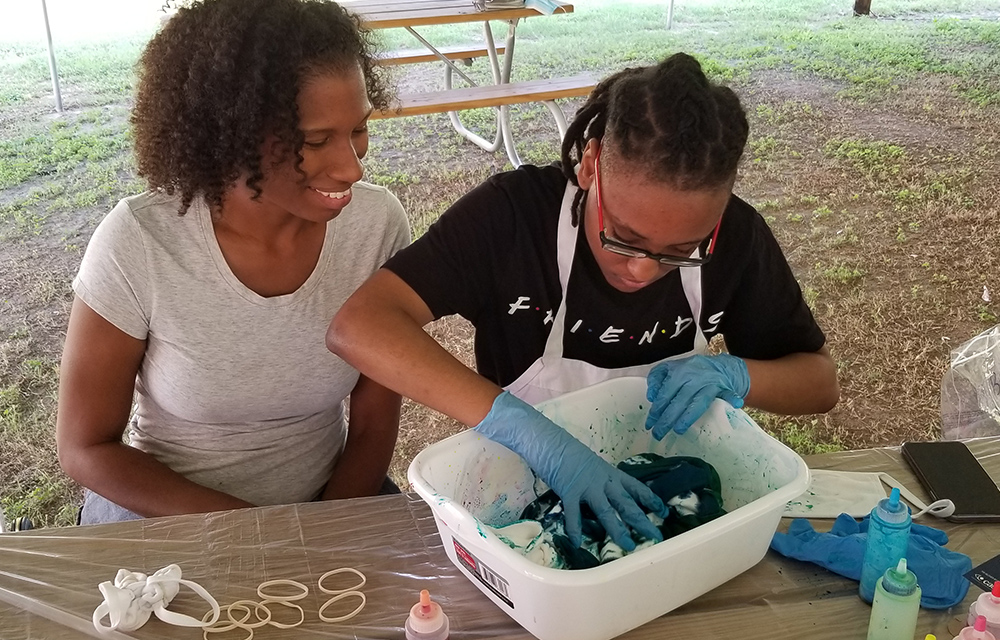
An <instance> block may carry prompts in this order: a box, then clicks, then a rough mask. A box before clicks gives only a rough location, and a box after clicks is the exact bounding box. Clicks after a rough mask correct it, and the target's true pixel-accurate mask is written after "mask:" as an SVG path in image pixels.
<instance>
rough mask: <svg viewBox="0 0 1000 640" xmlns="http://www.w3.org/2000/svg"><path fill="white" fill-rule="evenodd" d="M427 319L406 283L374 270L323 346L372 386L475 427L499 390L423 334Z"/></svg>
mask: <svg viewBox="0 0 1000 640" xmlns="http://www.w3.org/2000/svg"><path fill="white" fill-rule="evenodd" d="M433 319H434V316H433V314H432V313H431V311H430V309H429V308H428V307H427V305H426V304H425V303H424V301H423V299H421V298H420V296H419V295H417V293H416V292H415V291H414V290H413V289H411V288H410V286H409V285H407V284H406V283H405V282H403V280H401V279H400V278H399V276H397V275H396V274H394V273H392V272H391V271H389V270H387V269H380V270H378V271H377V272H375V275H373V276H372V277H371V278H370V279H369V280H368V281H367V282H366V283H365V284H363V285H362V286H361V288H359V289H358V290H357V291H355V292H354V295H352V296H351V297H350V298H348V300H347V302H345V303H344V306H342V307H341V308H340V311H339V312H338V313H337V315H336V316H335V317H334V318H333V322H331V323H330V328H329V330H328V331H327V333H326V345H327V347H329V349H330V350H331V351H333V352H334V353H335V354H337V355H338V356H340V357H341V358H343V359H344V360H346V361H347V362H349V363H350V364H351V365H353V366H354V367H355V368H357V369H358V370H359V371H361V373H362V374H364V375H365V376H367V377H368V378H371V379H372V380H374V381H375V382H378V383H379V384H381V385H383V386H385V387H388V388H389V389H392V390H394V391H396V392H398V393H401V394H402V395H404V396H406V397H408V398H412V399H413V400H415V401H416V402H419V403H421V404H424V405H427V406H428V407H431V408H432V409H436V410H438V411H440V412H441V413H444V414H446V415H449V416H451V417H453V418H455V419H456V420H458V421H460V422H462V423H463V424H466V425H469V426H474V425H477V424H479V423H480V422H481V421H482V419H483V418H484V417H486V414H487V413H489V411H490V408H491V407H492V406H493V401H494V400H495V399H496V397H497V396H498V395H500V392H501V389H500V387H498V386H496V385H495V384H493V383H492V382H490V381H489V380H487V379H486V378H484V377H482V376H480V375H479V374H478V373H476V372H475V371H472V370H471V369H469V368H468V367H466V366H465V365H464V364H462V363H461V362H460V361H458V360H457V359H455V357H454V356H452V355H451V354H450V353H448V351H447V350H446V349H445V348H444V347H442V346H441V345H439V344H438V343H437V341H436V340H434V338H432V337H431V336H429V335H428V334H427V332H425V331H424V330H423V326H424V325H425V324H427V323H428V322H430V321H431V320H433Z"/></svg>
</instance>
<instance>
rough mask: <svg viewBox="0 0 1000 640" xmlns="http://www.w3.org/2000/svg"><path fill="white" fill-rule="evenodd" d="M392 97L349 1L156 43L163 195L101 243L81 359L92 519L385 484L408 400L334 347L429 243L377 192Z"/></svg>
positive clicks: (171, 30)
mask: <svg viewBox="0 0 1000 640" xmlns="http://www.w3.org/2000/svg"><path fill="white" fill-rule="evenodd" d="M387 102H388V100H387V94H386V90H385V87H384V85H383V83H382V82H381V80H380V79H379V76H378V74H377V69H376V67H375V63H374V58H373V55H372V51H371V48H370V44H369V41H368V37H367V35H366V34H365V33H364V32H363V31H361V30H360V28H359V22H358V19H357V18H356V17H354V16H352V15H351V14H349V13H347V11H345V10H344V9H343V8H341V7H340V6H338V5H337V4H335V3H333V2H325V1H320V0H203V1H197V2H192V3H190V4H188V5H186V6H185V7H183V8H181V9H180V10H178V12H177V13H176V15H175V16H174V17H172V18H171V19H170V20H169V22H167V23H166V25H165V26H164V27H163V28H162V30H161V31H160V32H159V33H157V34H156V36H155V37H154V38H153V39H152V41H151V42H150V43H149V44H148V45H147V47H146V49H145V51H144V53H143V56H142V59H141V61H140V78H139V85H138V95H137V97H136V101H135V107H134V109H133V112H132V132H133V138H134V141H135V152H136V158H137V162H138V170H139V173H140V175H142V176H143V177H144V178H146V180H147V181H148V183H149V188H150V189H149V191H147V192H145V193H143V194H140V195H137V196H133V197H129V198H126V199H124V200H122V201H121V202H120V203H119V204H118V206H117V207H115V208H114V210H113V211H111V213H110V214H108V216H107V217H106V218H105V219H104V220H103V221H102V222H101V224H100V226H99V227H98V228H97V230H96V231H95V233H94V236H93V238H92V239H91V241H90V244H89V246H88V247H87V252H86V255H85V256H84V258H83V263H82V265H81V267H80V271H79V274H78V276H77V277H76V280H75V281H74V283H73V289H74V291H75V293H76V299H75V301H74V303H73V310H72V313H71V315H70V320H69V329H68V332H67V336H66V347H65V350H64V353H63V359H62V367H61V376H60V377H61V381H60V388H59V411H58V417H57V425H56V431H57V442H58V447H59V459H60V461H61V463H62V466H63V468H64V469H65V470H66V472H67V473H68V474H69V475H70V476H71V477H73V478H74V479H75V480H76V481H77V482H79V483H80V484H81V485H83V486H84V487H86V488H88V489H89V490H90V491H88V492H87V496H86V498H85V502H84V507H83V509H82V512H81V522H82V523H83V524H91V523H97V522H108V521H115V520H123V519H134V518H138V517H143V516H160V515H171V514H180V513H200V512H206V511H219V510H226V509H234V508H239V507H248V506H252V505H268V504H288V503H293V502H305V501H309V500H314V499H327V498H348V497H354V496H360V495H374V494H376V493H378V492H379V490H380V489H381V488H382V487H383V486H384V483H385V481H386V470H387V469H388V466H389V461H390V459H391V457H392V450H393V447H394V446H395V442H396V434H397V430H398V427H399V404H400V398H399V395H398V394H396V393H394V392H392V391H389V390H388V389H386V388H384V387H382V386H381V385H379V384H378V383H376V382H373V381H372V380H370V379H368V378H366V377H364V376H359V374H358V372H357V370H355V369H353V368H352V367H350V366H349V365H347V364H346V363H344V362H343V361H342V360H341V359H340V358H337V357H336V356H334V355H333V354H331V353H330V352H329V351H327V350H326V349H325V348H324V344H323V339H324V335H325V332H326V329H327V326H328V325H329V322H330V317H331V316H333V315H334V314H335V313H336V311H337V310H338V309H339V308H340V305H341V304H342V303H343V302H344V301H345V300H346V299H347V297H348V296H349V295H350V294H351V293H352V292H353V291H354V290H355V289H356V288H357V287H358V286H359V285H360V284H361V283H362V282H364V280H365V279H366V278H367V277H368V276H369V275H371V274H372V272H374V271H375V270H376V269H378V268H379V266H381V265H382V264H383V263H384V262H385V261H386V259H388V258H389V257H390V256H391V255H392V254H393V253H395V252H396V251H397V250H398V249H400V248H401V247H402V246H404V245H405V244H407V243H408V241H409V230H408V226H407V221H406V217H405V214H404V213H403V209H402V207H401V206H400V204H399V201H398V200H397V199H396V198H395V197H394V196H393V195H392V194H390V193H389V192H388V191H386V190H385V189H383V188H381V187H376V186H374V185H370V184H366V183H364V182H361V178H362V174H363V167H362V165H361V160H362V158H364V156H365V153H366V151H367V149H368V129H367V121H368V117H369V115H370V114H371V112H372V109H373V108H384V107H385V106H386V104H387ZM133 394H134V396H135V405H134V410H133ZM347 402H350V408H351V411H350V431H349V432H348V428H347V427H348V424H347V416H346V411H345V408H346V404H347ZM126 428H128V431H129V436H128V443H127V444H126V443H123V441H122V437H123V434H124V432H125V431H126Z"/></svg>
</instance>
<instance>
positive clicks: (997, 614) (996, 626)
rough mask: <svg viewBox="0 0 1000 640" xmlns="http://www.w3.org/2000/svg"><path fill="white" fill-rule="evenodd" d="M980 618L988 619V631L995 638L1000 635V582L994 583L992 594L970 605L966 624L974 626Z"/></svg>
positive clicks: (981, 596)
mask: <svg viewBox="0 0 1000 640" xmlns="http://www.w3.org/2000/svg"><path fill="white" fill-rule="evenodd" d="M979 616H985V617H986V630H987V631H989V632H990V633H992V634H993V635H994V636H995V635H997V634H998V633H1000V580H998V581H997V582H994V583H993V592H992V593H984V594H982V595H980V596H979V597H978V598H977V599H976V601H975V602H973V603H972V604H971V605H969V619H968V621H967V622H966V624H968V625H969V626H970V627H971V626H974V625H975V624H976V618H977V617H979Z"/></svg>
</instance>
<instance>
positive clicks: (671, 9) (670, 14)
mask: <svg viewBox="0 0 1000 640" xmlns="http://www.w3.org/2000/svg"><path fill="white" fill-rule="evenodd" d="M42 1H43V2H44V1H45V0H42ZM673 24H674V0H670V5H669V6H668V7H667V29H669V28H670V27H671V26H673Z"/></svg>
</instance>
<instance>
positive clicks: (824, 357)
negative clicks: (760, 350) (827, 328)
mask: <svg viewBox="0 0 1000 640" xmlns="http://www.w3.org/2000/svg"><path fill="white" fill-rule="evenodd" d="M744 362H746V365H747V371H748V372H749V374H750V392H749V393H748V394H747V396H746V404H747V406H750V407H754V408H756V409H763V410H764V411H770V412H772V413H782V414H785V415H802V414H806V413H825V412H827V411H829V410H830V409H832V408H833V406H834V405H835V404H837V401H838V400H839V399H840V386H839V384H838V383H837V365H836V364H835V363H834V362H833V357H832V356H831V355H830V349H829V347H827V346H826V345H824V346H823V348H822V349H820V350H819V351H816V352H814V353H791V354H789V355H787V356H784V357H782V358H777V359H775V360H744Z"/></svg>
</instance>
